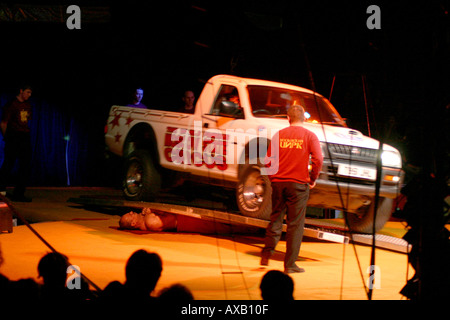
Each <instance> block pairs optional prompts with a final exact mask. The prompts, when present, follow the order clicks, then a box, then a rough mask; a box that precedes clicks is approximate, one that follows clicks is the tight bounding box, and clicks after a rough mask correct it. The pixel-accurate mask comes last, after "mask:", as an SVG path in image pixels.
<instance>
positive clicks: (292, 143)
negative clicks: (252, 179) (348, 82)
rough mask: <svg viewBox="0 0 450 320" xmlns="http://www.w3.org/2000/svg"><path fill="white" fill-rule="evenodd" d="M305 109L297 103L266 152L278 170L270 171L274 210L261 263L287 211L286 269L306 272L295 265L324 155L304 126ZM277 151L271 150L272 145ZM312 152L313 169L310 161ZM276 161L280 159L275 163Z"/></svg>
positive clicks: (275, 240) (266, 261) (266, 259)
mask: <svg viewBox="0 0 450 320" xmlns="http://www.w3.org/2000/svg"><path fill="white" fill-rule="evenodd" d="M304 113H305V110H304V109H303V107H301V106H298V105H294V106H292V107H290V108H289V110H288V112H287V114H288V119H289V124H290V126H289V127H287V128H285V129H282V130H280V131H279V132H278V133H276V134H275V135H274V137H273V139H272V142H271V144H273V146H272V145H271V146H269V150H268V153H267V158H266V163H267V164H269V163H271V167H272V168H274V167H275V168H278V170H277V171H276V172H270V170H269V171H268V172H269V174H270V175H269V178H270V181H271V185H272V213H271V216H270V223H269V225H268V226H267V229H266V236H265V240H264V248H263V250H262V253H261V265H268V264H269V259H270V257H271V256H272V254H273V252H274V250H275V247H276V245H277V244H278V241H279V240H280V237H281V234H282V227H283V219H284V215H285V213H286V222H287V230H286V255H285V259H284V272H285V273H295V272H304V271H305V270H304V269H303V268H300V267H298V266H297V265H296V263H295V262H296V260H297V257H298V254H299V252H300V245H301V242H302V238H303V228H304V224H305V213H306V204H307V202H308V198H309V189H310V188H314V186H315V181H316V179H317V177H318V175H319V172H320V170H321V168H322V163H323V155H322V150H321V147H320V143H319V139H318V138H317V136H316V135H315V134H314V133H313V132H311V131H309V130H308V129H305V128H304V127H303V121H304ZM272 148H273V149H274V151H275V152H274V153H275V154H273V155H272V154H271V149H272ZM310 156H311V165H312V169H311V171H309V169H308V165H309V161H310ZM274 161H278V163H277V164H276V165H274V164H273V162H274Z"/></svg>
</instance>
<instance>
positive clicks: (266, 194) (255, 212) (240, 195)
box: [236, 165, 272, 220]
mask: <svg viewBox="0 0 450 320" xmlns="http://www.w3.org/2000/svg"><path fill="white" fill-rule="evenodd" d="M236 200H237V204H238V207H239V211H240V212H241V213H242V215H244V216H247V217H253V218H259V219H264V220H270V213H271V211H272V187H271V186H270V180H269V178H268V177H267V176H266V175H261V169H260V167H259V166H258V165H246V167H245V168H244V169H243V170H242V174H241V175H240V179H239V182H238V185H237V189H236Z"/></svg>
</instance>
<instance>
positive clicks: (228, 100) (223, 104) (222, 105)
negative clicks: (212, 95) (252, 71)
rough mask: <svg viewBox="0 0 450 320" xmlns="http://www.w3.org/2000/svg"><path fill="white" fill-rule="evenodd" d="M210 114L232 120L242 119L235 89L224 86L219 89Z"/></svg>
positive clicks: (242, 115)
mask: <svg viewBox="0 0 450 320" xmlns="http://www.w3.org/2000/svg"><path fill="white" fill-rule="evenodd" d="M211 114H213V115H216V116H229V117H233V118H243V117H244V113H243V111H242V107H241V103H240V99H239V93H238V90H237V88H236V87H234V86H230V85H225V84H224V85H222V86H221V87H220V90H219V93H218V95H217V98H216V101H215V102H214V104H213V107H212V109H211Z"/></svg>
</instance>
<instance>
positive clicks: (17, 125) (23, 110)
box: [2, 99, 31, 132]
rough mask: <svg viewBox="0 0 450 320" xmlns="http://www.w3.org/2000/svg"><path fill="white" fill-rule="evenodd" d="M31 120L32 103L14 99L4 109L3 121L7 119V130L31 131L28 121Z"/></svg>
mask: <svg viewBox="0 0 450 320" xmlns="http://www.w3.org/2000/svg"><path fill="white" fill-rule="evenodd" d="M30 120H31V104H30V103H29V102H28V101H24V102H20V101H19V100H17V99H14V100H13V101H11V102H10V103H8V104H6V105H5V107H4V109H3V115H2V121H6V122H7V123H8V124H7V128H6V132H8V131H14V132H30V127H29V126H28V122H29V121H30Z"/></svg>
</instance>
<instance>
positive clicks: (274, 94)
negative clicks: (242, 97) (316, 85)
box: [247, 85, 346, 127]
mask: <svg viewBox="0 0 450 320" xmlns="http://www.w3.org/2000/svg"><path fill="white" fill-rule="evenodd" d="M247 89H248V94H249V97H250V107H251V110H252V114H253V116H255V117H265V118H273V117H277V118H278V117H279V118H283V117H284V118H286V117H287V109H288V108H289V107H290V106H292V105H295V104H299V105H301V106H303V107H304V108H305V122H311V123H323V124H330V125H335V126H342V127H346V124H345V122H344V120H343V119H342V118H341V116H340V115H339V113H338V112H337V111H336V109H335V108H334V107H333V105H332V104H331V103H330V102H329V101H328V100H327V99H325V98H324V97H321V96H317V95H316V97H315V98H314V95H312V94H310V93H305V92H301V91H294V90H289V89H283V88H277V87H268V86H257V85H249V86H248V87H247Z"/></svg>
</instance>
